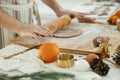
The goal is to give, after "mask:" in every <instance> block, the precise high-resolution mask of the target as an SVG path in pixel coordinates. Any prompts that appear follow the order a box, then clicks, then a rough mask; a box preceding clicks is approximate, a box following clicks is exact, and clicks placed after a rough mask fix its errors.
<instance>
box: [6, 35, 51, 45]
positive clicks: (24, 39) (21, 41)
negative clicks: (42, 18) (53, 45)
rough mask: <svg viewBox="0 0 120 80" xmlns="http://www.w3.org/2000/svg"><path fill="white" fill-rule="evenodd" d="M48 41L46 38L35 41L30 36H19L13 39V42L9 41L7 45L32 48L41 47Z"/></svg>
mask: <svg viewBox="0 0 120 80" xmlns="http://www.w3.org/2000/svg"><path fill="white" fill-rule="evenodd" d="M47 41H49V40H48V39H47V38H46V37H41V40H37V39H35V38H33V37H30V36H20V37H17V38H15V39H14V40H11V41H9V43H8V44H9V45H10V44H18V45H22V46H25V47H33V46H36V45H41V44H42V43H44V42H47Z"/></svg>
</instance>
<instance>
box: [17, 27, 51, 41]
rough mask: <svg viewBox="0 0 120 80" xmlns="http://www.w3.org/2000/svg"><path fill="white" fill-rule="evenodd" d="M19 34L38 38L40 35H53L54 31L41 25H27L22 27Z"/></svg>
mask: <svg viewBox="0 0 120 80" xmlns="http://www.w3.org/2000/svg"><path fill="white" fill-rule="evenodd" d="M18 34H19V35H20V36H32V37H34V38H36V39H40V36H46V37H48V36H52V33H51V32H50V31H48V30H47V29H45V28H44V27H41V26H28V25H25V26H24V27H22V28H21V29H20V30H19V31H18Z"/></svg>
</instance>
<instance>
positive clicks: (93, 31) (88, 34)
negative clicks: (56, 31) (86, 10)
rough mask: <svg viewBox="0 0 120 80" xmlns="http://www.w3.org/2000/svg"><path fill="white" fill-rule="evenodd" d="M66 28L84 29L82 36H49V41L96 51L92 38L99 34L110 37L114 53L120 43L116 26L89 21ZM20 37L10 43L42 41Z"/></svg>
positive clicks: (76, 48) (119, 34) (34, 43)
mask: <svg viewBox="0 0 120 80" xmlns="http://www.w3.org/2000/svg"><path fill="white" fill-rule="evenodd" d="M64 29H77V30H82V31H83V33H82V34H81V35H80V36H76V37H72V38H55V37H48V38H47V39H49V41H52V42H56V43H57V44H58V45H59V46H60V47H61V48H65V49H73V50H84V51H96V48H95V47H94V46H93V42H92V40H93V39H94V38H95V37H98V36H101V37H109V38H110V43H111V44H112V53H114V51H115V50H116V48H117V47H118V46H119V45H120V32H119V31H117V30H116V26H109V25H100V24H89V23H71V24H70V25H68V26H66V27H65V28H64ZM19 39H20V38H19ZM19 39H18V41H17V40H16V39H15V40H13V41H12V42H10V43H16V41H17V42H21V43H23V44H24V43H26V40H27V42H28V44H30V45H31V44H32V45H36V44H38V43H40V42H39V41H34V40H30V39H26V40H22V41H21V40H19ZM31 39H33V38H31ZM25 45H26V44H25Z"/></svg>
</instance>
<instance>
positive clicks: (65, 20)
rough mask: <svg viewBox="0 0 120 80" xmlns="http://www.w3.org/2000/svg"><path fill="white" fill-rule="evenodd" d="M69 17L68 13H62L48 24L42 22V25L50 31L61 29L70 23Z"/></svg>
mask: <svg viewBox="0 0 120 80" xmlns="http://www.w3.org/2000/svg"><path fill="white" fill-rule="evenodd" d="M71 20H72V19H71V17H70V16H69V15H63V16H61V17H59V18H58V19H56V20H54V21H51V22H49V23H48V24H44V25H43V26H44V27H45V28H46V29H47V30H49V31H51V32H52V33H54V32H55V31H57V30H59V29H62V28H63V27H65V26H66V25H68V24H70V23H71Z"/></svg>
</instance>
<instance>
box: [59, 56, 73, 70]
mask: <svg viewBox="0 0 120 80" xmlns="http://www.w3.org/2000/svg"><path fill="white" fill-rule="evenodd" d="M57 65H58V66H59V67H61V68H70V67H72V66H73V65H74V56H73V55H71V54H61V55H59V56H58V58H57Z"/></svg>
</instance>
